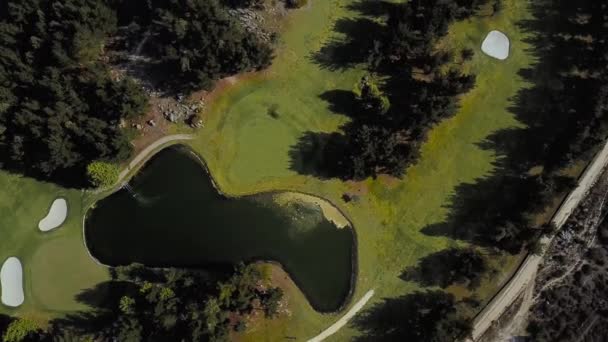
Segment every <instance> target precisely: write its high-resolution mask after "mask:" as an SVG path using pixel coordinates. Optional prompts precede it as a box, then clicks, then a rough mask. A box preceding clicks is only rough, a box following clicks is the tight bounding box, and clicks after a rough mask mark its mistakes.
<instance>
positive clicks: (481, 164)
mask: <svg viewBox="0 0 608 342" xmlns="http://www.w3.org/2000/svg"><path fill="white" fill-rule="evenodd" d="M353 2H354V1H350V0H325V1H313V2H312V6H310V7H309V8H306V9H302V10H298V11H295V12H293V13H292V14H291V15H290V17H289V18H288V19H287V20H288V23H287V24H286V26H287V27H286V28H285V32H284V33H283V35H282V37H281V38H282V44H281V47H280V48H279V50H278V51H277V59H276V60H275V63H274V64H273V66H272V67H271V68H270V69H269V70H268V71H266V72H264V73H262V74H260V75H256V76H254V77H252V78H250V79H246V80H244V81H241V82H239V83H237V84H235V85H234V86H232V87H230V88H229V89H227V90H226V91H225V92H224V93H223V94H222V95H221V96H219V97H218V98H217V99H216V100H215V102H213V104H212V106H211V108H210V110H209V111H208V112H207V113H206V114H205V128H203V129H202V130H201V131H200V132H199V137H198V139H197V140H195V141H193V142H192V143H191V145H192V146H193V148H194V149H196V150H197V151H198V152H199V153H201V154H202V155H203V156H204V157H205V159H206V161H207V163H208V165H209V168H210V170H211V172H212V174H213V176H214V177H215V179H216V181H217V182H218V183H219V185H220V187H221V188H222V190H224V191H226V192H228V193H230V194H235V195H237V194H247V193H255V192H260V191H266V190H296V191H304V192H308V193H314V194H316V195H319V196H323V197H325V198H327V199H329V200H331V201H332V202H333V203H335V204H336V205H338V206H339V207H340V208H341V209H342V210H343V211H344V212H345V213H346V215H347V216H348V217H349V218H350V219H351V220H352V222H353V223H354V225H355V229H356V233H357V240H358V244H359V245H358V275H357V283H356V290H355V294H354V297H353V302H354V301H356V300H358V299H359V298H360V297H361V296H362V295H363V294H364V293H365V292H366V291H368V290H369V289H375V290H376V295H375V297H374V298H373V299H372V301H371V303H370V304H368V307H369V306H372V305H374V303H379V302H380V301H381V300H382V298H389V297H396V296H399V295H403V294H406V293H409V292H411V291H414V290H416V289H418V286H417V285H416V284H415V283H408V282H404V281H402V280H401V279H400V278H399V275H400V274H401V272H402V271H403V270H404V269H405V268H407V267H408V266H412V265H415V264H416V262H417V261H418V260H420V259H421V258H423V257H425V256H427V255H429V254H431V253H434V252H437V251H439V250H441V249H444V248H446V247H448V246H451V245H458V244H461V243H460V242H458V241H453V240H450V239H448V238H443V237H431V236H428V235H425V234H423V233H422V232H421V230H422V229H423V228H424V227H425V226H427V225H429V224H434V223H439V222H442V221H443V220H444V219H445V217H446V214H447V213H448V210H449V209H448V206H449V205H450V196H451V195H452V194H453V192H454V189H455V187H456V186H457V185H459V184H462V183H474V182H475V180H476V179H478V178H480V177H484V176H487V175H488V174H490V173H491V172H492V163H493V161H495V160H496V158H497V157H498V156H496V155H494V153H493V151H485V150H483V149H481V148H480V147H479V146H478V144H479V143H480V142H482V141H483V140H484V139H485V138H486V137H487V136H488V135H490V134H491V133H493V132H496V131H498V130H500V129H505V128H509V127H515V126H518V125H519V124H518V123H517V122H516V121H515V119H514V118H513V115H512V114H511V113H509V111H508V109H507V108H508V107H509V106H510V104H511V98H512V97H513V96H514V95H515V94H516V93H517V91H518V90H519V89H522V88H523V87H525V86H526V84H525V83H524V82H523V80H522V79H521V78H520V77H519V76H518V71H519V70H520V69H522V68H525V67H528V66H529V65H530V64H531V63H532V62H533V61H532V58H531V56H530V55H529V54H528V53H526V50H527V49H529V48H530V46H528V45H527V44H525V43H524V38H525V36H524V34H523V33H522V32H521V31H520V30H519V28H518V27H517V25H516V23H517V21H518V20H523V19H525V18H527V17H528V15H529V14H528V12H527V7H526V5H527V2H525V1H518V0H504V9H503V10H502V12H501V13H500V14H499V15H496V16H493V17H483V18H474V19H473V20H470V21H465V22H461V23H457V24H455V25H453V27H451V30H450V34H449V36H448V37H447V38H446V39H445V40H444V41H443V42H441V43H440V47H442V48H446V49H454V50H456V51H458V50H459V49H461V48H463V47H470V48H472V49H474V51H475V52H476V55H475V57H474V58H473V60H472V61H471V62H470V63H468V64H466V65H464V66H462V68H464V69H465V70H469V71H470V72H472V73H475V74H476V75H477V86H476V87H475V89H473V90H472V91H471V92H470V93H468V94H466V95H465V96H463V98H462V100H461V109H460V110H459V112H458V114H457V115H456V116H455V117H453V118H452V119H449V120H447V121H445V122H443V123H442V124H440V125H439V126H437V127H436V128H435V129H434V130H433V131H432V132H431V133H430V135H429V137H428V141H427V142H426V143H425V144H424V145H423V147H422V157H421V159H420V161H419V162H418V163H416V165H414V166H412V167H410V168H409V169H408V170H407V172H406V175H405V176H404V177H403V179H390V178H387V177H380V178H378V179H376V180H372V179H369V180H366V181H363V182H342V181H338V180H321V179H317V178H315V177H312V176H306V175H300V174H298V173H296V172H294V171H292V170H291V169H290V164H291V158H290V155H289V151H290V150H291V149H292V148H293V147H294V146H295V145H296V144H297V142H298V140H299V139H300V137H302V135H303V134H305V132H308V131H312V132H332V131H336V130H337V129H338V128H339V126H340V125H341V124H342V123H344V122H346V120H347V118H346V117H343V116H341V115H338V114H336V113H332V112H331V111H330V109H329V108H328V104H327V103H326V102H325V101H323V100H322V99H321V98H320V97H319V96H320V95H321V94H322V93H323V92H325V91H328V90H335V89H343V90H350V89H352V87H353V85H354V84H355V82H357V81H358V79H359V78H360V77H361V76H362V75H363V73H364V71H363V70H362V68H357V67H354V68H350V69H347V70H344V71H332V70H327V69H323V68H321V67H320V66H319V65H317V64H315V63H314V62H313V60H312V59H311V55H312V54H313V53H315V52H317V51H319V49H320V48H321V47H322V46H323V45H324V44H325V43H327V42H328V41H329V40H331V39H341V38H342V37H340V35H338V34H335V33H334V24H335V23H336V21H337V20H338V19H340V18H348V17H355V16H356V15H357V14H356V13H354V12H352V11H349V10H348V9H347V7H346V6H347V5H348V4H351V3H353ZM492 29H498V30H501V31H503V32H505V33H506V34H507V35H508V36H509V38H510V39H511V42H512V49H511V56H510V58H509V59H508V60H506V61H497V60H493V59H491V58H489V57H487V56H485V55H483V54H482V53H481V51H480V49H479V47H480V45H481V41H482V40H483V38H484V36H485V34H486V33H487V32H489V31H490V30H492ZM404 96H407V94H404ZM273 107H274V108H276V112H277V114H278V116H277V117H276V118H275V117H272V116H271V115H269V109H270V108H273ZM404 115H407V113H404ZM0 189H1V190H0V191H1V192H0V259H1V260H4V259H6V258H7V257H9V256H16V257H18V258H20V259H21V261H22V262H23V264H24V267H25V287H26V301H25V304H24V305H23V306H22V307H20V308H18V309H8V308H6V307H3V306H1V305H0V312H2V313H7V314H11V315H18V316H29V317H34V318H39V319H40V320H44V319H48V318H52V317H56V316H58V315H62V314H64V313H67V312H71V311H75V310H81V309H84V308H86V306H84V304H83V303H80V302H78V301H77V300H76V296H77V295H78V294H79V293H81V292H82V291H83V290H85V289H88V288H92V287H93V286H95V285H96V284H98V283H100V282H103V281H105V280H108V273H107V270H106V269H105V268H104V267H102V266H99V265H97V264H96V263H95V262H94V261H93V260H92V259H91V258H90V257H89V255H88V254H87V251H86V249H85V246H84V243H83V237H82V226H81V224H82V219H83V216H84V209H85V208H86V207H87V206H88V204H89V203H92V201H93V200H94V199H95V198H90V197H89V196H88V195H85V194H83V193H82V192H80V191H74V190H65V189H62V188H59V187H56V186H53V185H49V184H46V183H41V182H36V181H33V180H30V179H25V178H20V177H17V176H13V175H9V174H7V173H0ZM346 192H349V193H358V194H360V200H359V201H353V202H350V203H345V202H344V201H342V199H341V196H342V195H343V194H344V193H346ZM58 196H63V197H65V198H67V200H68V203H69V217H68V221H67V222H66V223H65V224H64V225H63V226H62V227H61V228H59V229H58V230H55V231H51V232H49V233H41V232H39V231H38V230H37V224H38V221H39V220H40V218H42V217H44V215H46V211H47V210H48V207H49V206H50V204H51V202H52V200H53V199H54V198H56V197H58ZM311 253H314V249H311ZM513 260H514V259H513V258H511V259H507V260H505V262H506V263H509V262H510V264H513V263H514V262H513ZM508 271H509V270H505V272H508ZM495 289H496V283H495V282H486V283H484V286H483V287H482V288H481V290H480V294H482V295H483V296H485V297H487V296H489V295H491V293H492V292H493V291H494V290H495ZM287 294H288V296H289V298H290V304H291V305H290V310H291V313H292V314H291V315H290V316H287V317H283V318H281V319H277V320H273V321H265V322H264V326H258V327H256V328H255V330H254V331H252V332H250V333H248V334H246V335H244V336H243V338H244V339H249V340H255V341H262V340H267V341H277V340H282V339H284V338H285V337H286V336H289V337H296V338H297V339H298V340H301V339H304V338H308V337H312V336H314V335H316V334H317V333H319V332H321V331H322V330H323V329H325V328H326V327H327V326H329V325H330V324H331V323H333V321H334V320H336V319H337V318H338V317H339V315H340V314H341V313H336V314H319V313H317V312H315V311H314V310H313V309H312V308H311V307H310V305H309V304H308V303H307V301H306V299H305V298H304V296H303V295H302V293H301V292H300V291H299V290H298V289H295V288H291V289H288V292H287ZM482 298H484V297H482ZM353 334H356V332H355V331H354V330H353V328H352V327H347V328H346V329H343V330H341V331H340V333H339V334H337V335H336V336H334V337H333V338H332V339H333V340H346V339H348V337H350V336H351V335H353Z"/></svg>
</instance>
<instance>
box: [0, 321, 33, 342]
mask: <svg viewBox="0 0 608 342" xmlns="http://www.w3.org/2000/svg"><path fill="white" fill-rule="evenodd" d="M38 329H39V328H38V325H37V324H36V322H34V321H31V320H29V319H25V318H20V319H17V320H14V321H13V322H11V324H9V326H8V327H7V328H6V331H5V332H4V335H3V336H2V341H4V342H20V341H25V339H26V338H28V337H31V335H33V334H35V333H36V332H37V331H38Z"/></svg>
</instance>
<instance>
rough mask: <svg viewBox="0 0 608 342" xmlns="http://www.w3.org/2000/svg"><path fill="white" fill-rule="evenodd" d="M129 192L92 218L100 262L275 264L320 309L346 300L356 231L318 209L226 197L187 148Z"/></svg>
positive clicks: (160, 159)
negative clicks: (338, 222)
mask: <svg viewBox="0 0 608 342" xmlns="http://www.w3.org/2000/svg"><path fill="white" fill-rule="evenodd" d="M128 187H129V188H128V189H121V190H120V191H118V192H116V193H114V194H112V195H110V196H109V197H107V198H105V199H103V200H101V201H99V202H98V203H97V204H96V206H95V208H94V209H91V211H90V212H89V214H88V215H87V221H86V230H85V231H86V241H87V246H88V248H89V249H90V251H91V253H92V254H93V256H95V257H96V258H97V259H99V261H101V262H103V263H105V264H109V265H125V264H129V263H132V262H139V263H142V264H145V265H148V266H175V267H196V268H202V267H205V266H212V265H221V264H234V263H237V262H239V261H244V262H249V261H253V260H274V261H278V262H279V263H281V264H282V265H283V267H284V268H285V269H286V270H287V272H289V274H290V275H291V277H292V278H293V279H294V280H295V282H296V283H297V284H298V286H299V287H300V288H301V290H302V291H303V292H304V294H305V295H306V297H307V298H308V300H309V301H310V303H311V305H312V306H313V307H314V308H315V309H316V310H319V311H333V310H336V309H338V308H339V307H340V306H341V305H342V304H343V303H344V301H345V300H346V298H347V297H348V294H349V292H350V287H351V275H352V272H353V265H352V252H353V234H352V230H351V229H350V228H344V229H337V228H336V227H335V226H334V225H333V224H332V223H331V222H329V221H327V220H326V219H325V218H324V217H323V215H322V213H321V212H320V210H318V208H316V207H314V206H310V205H306V204H302V203H290V204H289V205H278V204H276V203H275V202H274V201H273V195H272V194H261V195H255V196H247V197H241V198H235V199H232V198H225V197H224V196H222V195H220V194H218V192H217V191H216V190H215V188H214V187H213V185H212V183H211V180H210V178H209V176H208V175H207V173H206V172H205V169H204V167H203V165H202V164H201V163H200V161H199V160H198V159H197V158H196V156H194V155H193V154H192V153H191V152H190V150H188V149H187V148H185V147H171V148H168V149H165V150H163V151H161V152H160V153H158V154H157V155H156V156H155V157H154V158H153V159H152V160H151V161H149V162H148V163H147V165H146V166H145V167H144V168H143V170H142V171H141V172H140V173H139V174H138V175H137V176H136V177H134V178H133V179H132V180H131V182H130V183H129V186H128Z"/></svg>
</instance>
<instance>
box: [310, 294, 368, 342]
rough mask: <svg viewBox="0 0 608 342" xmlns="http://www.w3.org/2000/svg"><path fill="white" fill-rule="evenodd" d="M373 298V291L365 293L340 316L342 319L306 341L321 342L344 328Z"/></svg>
mask: <svg viewBox="0 0 608 342" xmlns="http://www.w3.org/2000/svg"><path fill="white" fill-rule="evenodd" d="M373 296H374V290H369V291H367V293H366V294H365V295H364V296H363V298H361V299H359V301H358V302H357V303H356V304H355V305H353V307H352V308H350V310H348V312H347V313H346V314H345V315H344V316H342V318H340V319H339V320H338V321H337V322H336V323H334V324H332V325H331V326H330V327H329V328H327V329H325V330H324V331H323V332H322V333H320V334H319V335H317V336H315V337H313V338H311V339H310V340H308V342H321V341H323V340H324V339H326V338H328V337H329V336H331V335H333V334H335V333H336V332H337V331H338V330H340V329H341V328H342V327H344V326H345V325H346V323H348V321H349V320H350V319H351V318H353V317H354V316H355V315H356V314H357V312H359V310H361V309H363V307H364V306H365V304H367V302H368V301H369V300H370V299H371V298H372V297H373Z"/></svg>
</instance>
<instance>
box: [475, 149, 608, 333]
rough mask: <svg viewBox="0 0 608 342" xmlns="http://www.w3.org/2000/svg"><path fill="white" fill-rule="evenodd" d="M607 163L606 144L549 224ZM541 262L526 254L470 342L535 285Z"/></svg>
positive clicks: (561, 217) (478, 320)
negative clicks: (523, 292) (529, 287)
mask: <svg viewBox="0 0 608 342" xmlns="http://www.w3.org/2000/svg"><path fill="white" fill-rule="evenodd" d="M607 164H608V142H607V143H606V144H605V145H604V148H603V149H602V150H601V151H600V152H599V153H598V154H597V155H596V157H595V159H594V160H593V161H592V162H591V164H590V165H589V166H588V167H587V169H586V170H585V172H584V174H583V176H582V177H581V178H580V179H579V182H578V186H577V187H576V188H575V189H574V190H573V191H572V192H571V193H570V194H569V195H568V197H567V198H566V200H565V201H564V202H563V203H562V205H561V206H560V208H559V210H558V211H557V213H556V214H555V215H554V216H553V219H552V222H553V223H554V224H555V226H556V227H557V228H558V229H559V228H561V226H562V225H563V224H564V223H565V222H566V220H567V219H568V217H570V214H572V212H573V211H574V209H576V207H577V206H578V204H579V203H580V202H581V200H582V199H583V198H584V197H585V195H586V194H587V193H588V192H589V190H590V189H591V187H592V186H593V185H594V184H595V182H596V181H597V179H598V177H599V176H600V175H601V173H602V171H603V169H604V168H605V167H606V165H607ZM552 240H553V237H551V238H543V239H542V240H541V243H542V245H543V246H548V245H549V244H550V243H551V241H552ZM541 261H542V255H528V257H526V260H525V261H524V262H523V263H522V265H521V266H520V268H519V269H518V270H517V272H516V273H515V275H514V276H513V277H512V278H511V280H510V281H509V282H508V283H507V284H506V285H505V286H504V287H503V288H502V289H501V290H500V292H499V293H498V294H497V295H496V296H495V297H494V299H492V300H491V301H490V303H489V304H488V305H487V306H486V307H485V308H484V309H483V310H482V311H481V312H480V313H479V314H478V315H477V317H475V320H474V321H473V329H472V332H471V336H472V338H473V340H478V339H479V338H480V337H481V336H482V335H483V334H484V333H485V332H486V331H487V330H488V328H490V326H491V325H492V323H493V322H494V321H496V320H497V319H498V318H499V317H500V316H501V315H502V314H503V313H504V312H505V310H506V309H507V308H508V307H509V306H510V305H511V304H512V303H513V301H514V300H515V299H517V298H518V296H519V295H520V294H521V293H522V291H525V290H526V289H527V287H528V286H534V278H535V277H536V272H537V271H538V266H539V264H540V262H541Z"/></svg>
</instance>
